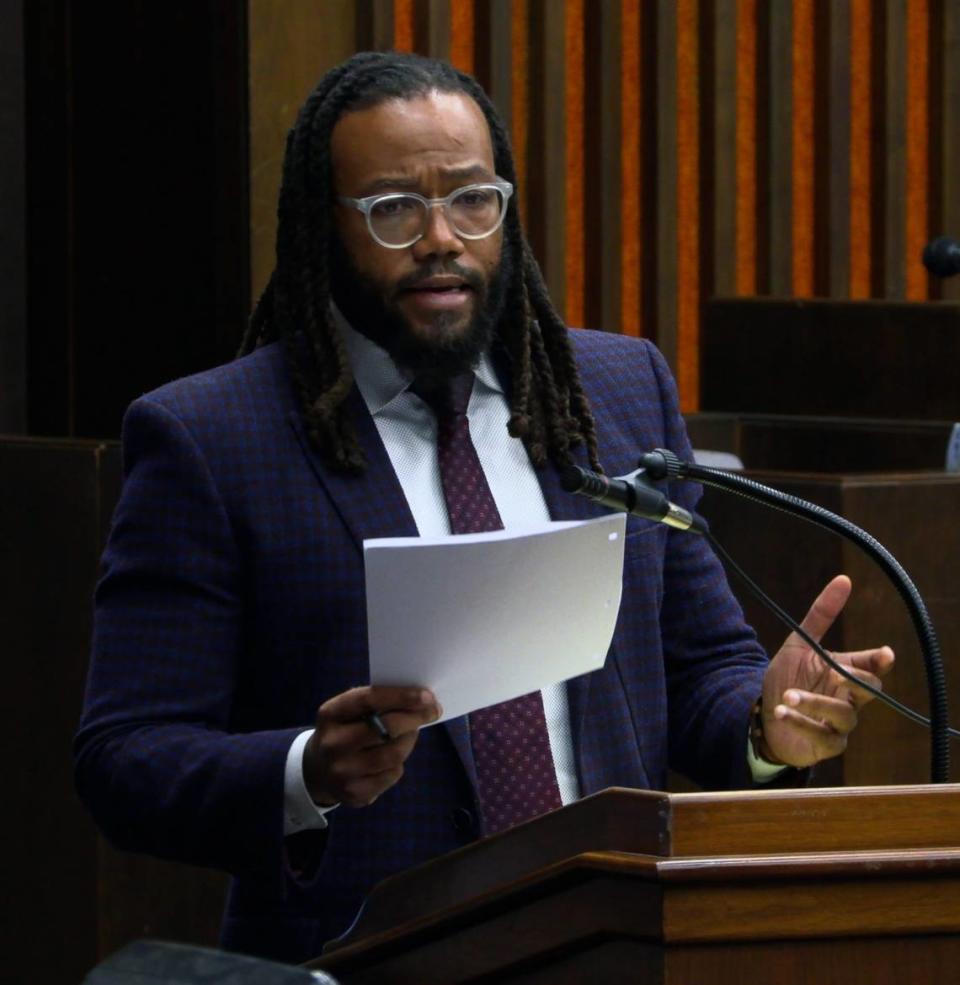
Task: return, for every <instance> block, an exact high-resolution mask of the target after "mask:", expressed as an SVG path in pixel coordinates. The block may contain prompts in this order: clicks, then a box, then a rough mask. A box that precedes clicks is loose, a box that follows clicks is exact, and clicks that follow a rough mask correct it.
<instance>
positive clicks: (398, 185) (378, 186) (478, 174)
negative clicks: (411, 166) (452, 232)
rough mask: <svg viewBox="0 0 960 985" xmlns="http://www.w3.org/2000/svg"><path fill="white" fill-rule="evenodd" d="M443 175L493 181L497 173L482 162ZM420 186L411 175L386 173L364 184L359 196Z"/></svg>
mask: <svg viewBox="0 0 960 985" xmlns="http://www.w3.org/2000/svg"><path fill="white" fill-rule="evenodd" d="M442 176H443V178H444V179H447V180H450V181H456V180H458V179H472V180H474V181H493V179H494V178H495V177H496V175H494V174H493V173H492V172H491V171H490V169H489V168H487V167H485V166H484V165H482V164H469V165H466V166H465V167H462V168H448V169H445V170H444V171H443V172H442ZM419 187H420V181H419V179H417V178H411V177H410V176H409V175H403V176H401V175H396V176H390V175H385V176H384V177H382V178H377V179H375V180H374V181H371V182H369V183H368V184H366V185H364V186H363V190H362V192H361V194H360V196H358V197H360V198H363V197H366V196H367V195H375V194H376V193H377V192H379V191H384V190H390V191H394V190H396V191H416V190H417V189H418V188H419Z"/></svg>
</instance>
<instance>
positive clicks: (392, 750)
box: [327, 736, 416, 787]
mask: <svg viewBox="0 0 960 985" xmlns="http://www.w3.org/2000/svg"><path fill="white" fill-rule="evenodd" d="M415 742H416V736H410V737H408V738H404V739H399V740H397V741H396V742H390V743H388V744H386V745H384V744H381V745H378V746H373V747H372V748H367V749H349V750H345V751H342V752H340V753H339V754H336V755H333V756H331V757H330V759H329V760H328V767H327V769H328V774H329V777H330V781H331V782H332V783H334V784H336V785H337V786H340V787H343V786H345V785H346V784H348V783H350V782H352V781H354V780H359V779H362V778H364V777H371V776H378V775H379V774H380V773H384V772H387V771H390V770H395V769H398V768H399V767H401V766H403V764H404V762H406V759H407V757H408V756H409V755H410V753H411V752H412V751H413V747H414V744H415Z"/></svg>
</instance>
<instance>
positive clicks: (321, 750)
mask: <svg viewBox="0 0 960 985" xmlns="http://www.w3.org/2000/svg"><path fill="white" fill-rule="evenodd" d="M371 714H376V715H379V716H380V720H381V721H382V722H383V724H384V725H385V726H386V729H387V731H388V732H389V733H390V738H389V739H386V740H385V739H383V738H381V736H380V735H379V734H378V732H377V729H376V727H375V726H374V725H373V724H372V723H371V722H370V721H369V720H368V716H369V715H371ZM441 714H442V712H441V709H440V705H439V703H438V702H437V699H436V698H435V697H434V696H433V694H432V693H431V692H430V691H427V690H426V689H424V688H410V687H355V688H353V689H352V690H350V691H344V692H343V694H338V695H336V697H333V698H331V699H330V700H329V701H325V702H324V703H323V704H322V705H321V706H320V708H319V709H318V710H317V721H316V725H315V726H314V733H313V735H311V736H310V739H309V740H308V741H307V744H306V747H305V748H304V751H303V778H304V781H305V783H306V785H307V790H308V791H309V793H310V796H311V797H312V798H313V801H314V802H315V803H316V804H319V805H320V806H321V807H323V806H329V805H332V804H346V805H347V806H348V807H366V806H367V805H369V804H372V803H373V802H374V801H375V800H376V799H377V797H379V796H380V794H382V793H383V792H384V791H385V790H389V789H390V787H392V786H393V785H394V784H395V783H396V782H397V780H399V779H400V777H401V776H403V764H404V763H405V762H406V760H407V757H408V756H409V755H410V753H411V752H413V747H414V746H415V745H416V742H417V734H418V732H417V730H418V729H419V728H420V726H421V725H429V724H430V723H431V722H435V721H436V720H437V719H438V718H439V717H440V715H441Z"/></svg>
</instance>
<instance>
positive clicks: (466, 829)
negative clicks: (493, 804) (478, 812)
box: [450, 807, 477, 837]
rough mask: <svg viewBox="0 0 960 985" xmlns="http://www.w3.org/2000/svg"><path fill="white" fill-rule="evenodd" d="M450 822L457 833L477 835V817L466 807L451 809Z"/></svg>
mask: <svg viewBox="0 0 960 985" xmlns="http://www.w3.org/2000/svg"><path fill="white" fill-rule="evenodd" d="M450 823H451V824H452V825H453V829H454V831H456V832H457V834H461V835H469V836H470V837H476V834H477V819H476V818H475V817H474V816H473V811H471V810H468V809H467V808H466V807H455V808H454V809H453V810H452V811H450Z"/></svg>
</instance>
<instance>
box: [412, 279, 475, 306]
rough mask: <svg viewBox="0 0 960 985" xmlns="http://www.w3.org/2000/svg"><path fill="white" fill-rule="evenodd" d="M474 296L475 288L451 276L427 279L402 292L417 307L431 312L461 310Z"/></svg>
mask: <svg viewBox="0 0 960 985" xmlns="http://www.w3.org/2000/svg"><path fill="white" fill-rule="evenodd" d="M472 294H473V288H472V287H471V286H470V285H469V284H468V283H467V282H466V281H465V280H464V279H463V278H462V277H456V276H453V275H449V274H443V275H437V276H434V277H426V278H424V279H423V280H421V281H417V282H416V283H415V284H411V285H410V286H409V287H407V288H404V289H403V291H402V292H401V297H402V298H407V299H409V300H410V301H411V302H412V303H413V304H414V305H415V306H416V307H418V308H422V309H427V310H430V311H446V310H451V309H456V308H460V307H461V306H463V305H465V304H466V303H467V300H468V299H469V298H470V297H471V295H472Z"/></svg>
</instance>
